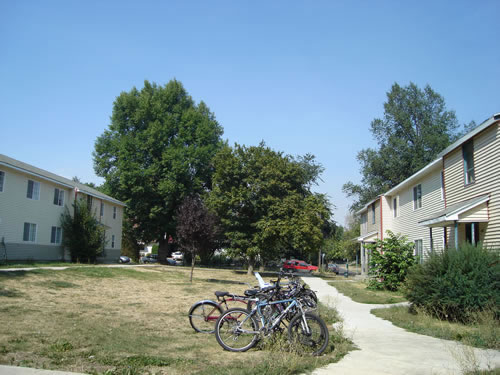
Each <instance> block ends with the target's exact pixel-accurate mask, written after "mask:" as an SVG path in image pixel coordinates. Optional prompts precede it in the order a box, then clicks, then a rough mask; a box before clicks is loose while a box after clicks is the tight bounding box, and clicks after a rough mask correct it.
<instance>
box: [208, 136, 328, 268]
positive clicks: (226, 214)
mask: <svg viewBox="0 0 500 375" xmlns="http://www.w3.org/2000/svg"><path fill="white" fill-rule="evenodd" d="M214 165H215V174H214V178H213V189H212V191H211V192H210V194H209V198H208V205H209V207H210V208H211V209H212V210H214V211H215V212H216V213H217V215H218V216H219V217H220V218H221V223H222V226H223V230H224V234H225V236H226V238H227V239H228V242H229V248H228V249H227V250H228V251H229V252H230V253H231V255H233V256H242V257H244V258H246V260H247V261H248V264H249V269H248V271H249V273H250V272H252V270H253V267H254V263H255V261H256V260H257V259H260V260H261V261H262V262H263V263H265V262H266V261H269V260H273V259H276V258H278V257H279V256H280V254H283V253H284V252H286V251H287V250H288V251H292V252H293V251H300V252H303V253H312V252H315V251H317V250H318V249H319V247H320V245H321V243H322V241H323V233H322V226H323V224H324V221H325V220H328V219H329V217H330V210H329V205H328V201H327V199H326V197H325V196H323V195H320V194H314V193H312V192H311V190H310V187H311V185H313V184H314V183H315V182H316V180H317V179H318V178H319V175H320V173H321V171H322V168H321V166H320V165H319V164H317V163H316V162H315V161H314V158H313V157H312V156H310V155H307V156H305V157H301V158H292V157H291V156H288V155H284V154H282V153H280V152H276V151H273V150H271V149H270V148H268V147H266V146H265V144H263V143H261V144H260V145H259V146H252V147H245V146H240V145H235V147H234V148H231V147H225V148H224V149H223V150H221V151H220V152H219V153H218V154H217V155H216V157H215V159H214Z"/></svg>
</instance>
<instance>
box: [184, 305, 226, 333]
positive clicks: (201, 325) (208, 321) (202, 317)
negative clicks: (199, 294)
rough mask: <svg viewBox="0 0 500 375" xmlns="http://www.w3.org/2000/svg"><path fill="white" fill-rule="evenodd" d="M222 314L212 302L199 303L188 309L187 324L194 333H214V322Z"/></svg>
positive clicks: (219, 308)
mask: <svg viewBox="0 0 500 375" xmlns="http://www.w3.org/2000/svg"><path fill="white" fill-rule="evenodd" d="M223 312H224V310H223V309H222V308H221V307H220V306H219V305H218V304H217V303H216V302H214V301H200V302H197V303H195V304H194V305H193V306H191V308H190V309H189V323H190V324H191V327H193V329H194V330H195V331H196V332H200V333H214V332H215V322H216V321H217V319H219V317H220V316H221V315H222V313H223Z"/></svg>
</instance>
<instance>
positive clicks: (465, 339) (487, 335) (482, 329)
mask: <svg viewBox="0 0 500 375" xmlns="http://www.w3.org/2000/svg"><path fill="white" fill-rule="evenodd" d="M372 314H374V315H375V316H378V317H379V318H382V319H385V320H389V321H390V322H392V323H393V324H394V325H395V326H398V327H401V328H404V329H406V330H408V331H411V332H415V333H419V334H422V335H427V336H432V337H437V338H440V339H446V340H453V341H459V342H462V343H464V344H466V345H470V346H474V347H477V348H486V349H496V350H499V349H500V323H499V321H498V320H496V319H495V316H494V313H493V312H483V313H478V314H477V315H476V318H475V319H474V322H472V323H470V324H467V325H466V324H462V323H457V322H449V321H443V320H440V319H437V318H435V317H433V316H431V315H429V314H427V313H425V312H423V311H418V312H410V310H409V308H408V307H406V306H393V307H390V308H386V309H374V310H372Z"/></svg>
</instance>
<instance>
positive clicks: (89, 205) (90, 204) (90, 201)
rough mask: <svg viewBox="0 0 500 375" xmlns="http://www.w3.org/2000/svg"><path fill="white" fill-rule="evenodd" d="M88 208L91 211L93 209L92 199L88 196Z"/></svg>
mask: <svg viewBox="0 0 500 375" xmlns="http://www.w3.org/2000/svg"><path fill="white" fill-rule="evenodd" d="M87 208H88V209H89V210H90V209H91V208H92V197H91V196H90V195H87Z"/></svg>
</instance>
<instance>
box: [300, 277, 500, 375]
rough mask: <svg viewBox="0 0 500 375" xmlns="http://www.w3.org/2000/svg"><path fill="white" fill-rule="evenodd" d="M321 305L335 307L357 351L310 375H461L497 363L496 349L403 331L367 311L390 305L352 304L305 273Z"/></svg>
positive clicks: (318, 279) (498, 365)
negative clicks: (471, 365)
mask: <svg viewBox="0 0 500 375" xmlns="http://www.w3.org/2000/svg"><path fill="white" fill-rule="evenodd" d="M305 281H306V282H307V284H308V285H309V287H310V288H311V289H313V290H314V291H316V293H317V295H318V298H319V299H320V301H321V302H323V303H325V304H331V305H333V306H334V307H336V308H337V310H338V311H339V313H340V315H341V316H342V317H343V319H344V325H343V328H344V334H345V335H346V336H347V337H348V338H350V339H351V340H352V341H353V342H354V344H355V345H356V346H357V347H358V348H359V350H354V351H352V352H350V353H349V354H347V355H346V356H345V357H344V358H343V359H341V360H340V361H339V362H338V363H332V364H330V365H328V366H327V367H324V368H321V369H317V370H315V371H314V372H313V374H315V375H327V374H346V375H350V374H363V375H366V374H370V375H376V374H384V375H387V374H394V375H396V374H397V375H401V374H404V375H408V374H419V375H420V374H447V375H450V374H462V373H464V372H466V371H467V370H473V369H474V368H466V367H464V366H465V365H466V364H469V363H477V364H478V366H479V367H480V368H482V369H488V368H496V367H500V352H499V351H496V350H482V349H474V348H471V347H468V346H465V345H461V344H459V343H457V342H454V341H448V340H442V339H437V338H434V337H430V336H424V335H419V334H416V333H412V332H408V331H406V330H404V329H402V328H399V327H396V326H394V325H393V324H392V323H391V322H389V321H386V320H383V319H381V318H377V317H376V316H375V315H373V314H371V313H370V310H372V309H374V308H377V307H387V306H394V305H367V304H363V303H357V302H354V301H352V300H351V299H350V298H348V297H346V296H344V295H343V294H340V293H338V292H337V289H335V288H334V287H332V286H330V285H328V282H327V281H325V280H323V279H320V278H315V277H311V278H307V280H305Z"/></svg>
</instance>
